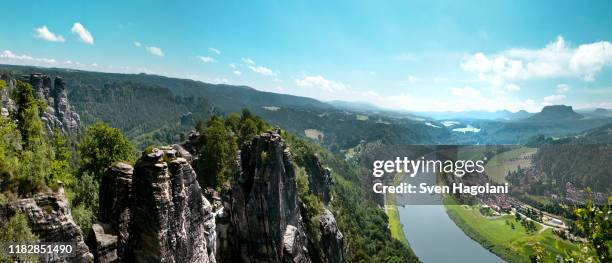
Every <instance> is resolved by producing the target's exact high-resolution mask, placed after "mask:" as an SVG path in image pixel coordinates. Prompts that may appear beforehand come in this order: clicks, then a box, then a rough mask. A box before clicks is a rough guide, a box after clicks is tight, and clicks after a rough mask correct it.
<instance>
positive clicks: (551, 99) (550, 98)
mask: <svg viewBox="0 0 612 263" xmlns="http://www.w3.org/2000/svg"><path fill="white" fill-rule="evenodd" d="M564 99H565V95H562V94H553V95H550V96H546V97H544V104H551V103H555V102H559V101H562V100H564Z"/></svg>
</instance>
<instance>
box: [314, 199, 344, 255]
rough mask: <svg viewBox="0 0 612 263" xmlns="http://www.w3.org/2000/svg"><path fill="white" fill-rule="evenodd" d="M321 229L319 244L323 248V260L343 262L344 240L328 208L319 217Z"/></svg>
mask: <svg viewBox="0 0 612 263" xmlns="http://www.w3.org/2000/svg"><path fill="white" fill-rule="evenodd" d="M319 226H320V230H321V244H320V247H321V249H322V250H323V262H344V253H343V250H344V242H343V236H342V233H341V232H340V230H339V229H338V225H337V224H336V218H335V217H334V214H332V212H331V211H329V210H328V209H325V212H323V214H322V215H321V218H320V219H319Z"/></svg>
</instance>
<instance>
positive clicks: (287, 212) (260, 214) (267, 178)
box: [224, 132, 311, 262]
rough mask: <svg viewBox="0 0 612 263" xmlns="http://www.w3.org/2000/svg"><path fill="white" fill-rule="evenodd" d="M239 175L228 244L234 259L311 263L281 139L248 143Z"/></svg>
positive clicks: (262, 138) (263, 138)
mask: <svg viewBox="0 0 612 263" xmlns="http://www.w3.org/2000/svg"><path fill="white" fill-rule="evenodd" d="M239 170H240V171H239V173H238V175H237V176H236V177H235V178H234V182H233V183H232V190H231V196H230V198H231V199H230V201H229V206H230V207H229V211H230V213H231V215H230V228H231V232H232V234H233V235H232V236H230V241H229V244H230V247H233V248H234V249H235V250H236V252H235V253H234V256H235V258H232V259H230V260H231V261H236V260H240V261H242V262H310V261H311V260H310V258H309V255H308V249H307V247H306V246H307V244H306V242H307V240H306V235H305V233H304V227H303V222H302V218H301V216H300V211H299V207H298V199H297V185H296V181H295V172H294V170H293V165H292V164H291V154H290V153H289V151H288V150H287V149H286V148H285V145H284V143H283V140H282V139H281V137H280V136H279V134H278V133H274V132H269V133H264V134H261V135H259V136H257V137H256V138H254V139H253V140H252V141H251V143H249V144H246V146H245V147H243V149H242V150H241V152H240V169H239ZM224 249H225V248H224Z"/></svg>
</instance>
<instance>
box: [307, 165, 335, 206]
mask: <svg viewBox="0 0 612 263" xmlns="http://www.w3.org/2000/svg"><path fill="white" fill-rule="evenodd" d="M304 162H305V164H304V166H306V172H307V173H308V185H309V188H310V190H311V191H313V193H314V194H316V195H317V196H318V197H319V198H320V199H321V201H323V203H324V204H325V205H327V204H329V201H331V186H332V183H333V182H332V176H331V171H330V170H329V169H328V168H324V167H323V166H322V165H321V162H320V161H319V158H317V157H316V156H314V155H313V156H307V158H305V160H304Z"/></svg>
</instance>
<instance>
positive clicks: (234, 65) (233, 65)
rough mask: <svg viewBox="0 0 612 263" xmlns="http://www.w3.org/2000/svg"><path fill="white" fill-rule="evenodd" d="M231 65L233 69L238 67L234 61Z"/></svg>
mask: <svg viewBox="0 0 612 263" xmlns="http://www.w3.org/2000/svg"><path fill="white" fill-rule="evenodd" d="M229 67H230V68H233V69H236V68H238V67H237V66H236V64H234V63H231V64H229Z"/></svg>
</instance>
